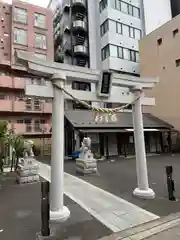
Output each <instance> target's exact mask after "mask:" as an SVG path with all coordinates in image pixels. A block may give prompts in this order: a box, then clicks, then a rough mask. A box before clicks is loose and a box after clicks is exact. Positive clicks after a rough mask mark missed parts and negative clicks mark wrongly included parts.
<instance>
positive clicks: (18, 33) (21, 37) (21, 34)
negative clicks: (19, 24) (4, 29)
mask: <svg viewBox="0 0 180 240" xmlns="http://www.w3.org/2000/svg"><path fill="white" fill-rule="evenodd" d="M14 43H17V44H22V45H27V31H26V30H24V29H21V28H14Z"/></svg>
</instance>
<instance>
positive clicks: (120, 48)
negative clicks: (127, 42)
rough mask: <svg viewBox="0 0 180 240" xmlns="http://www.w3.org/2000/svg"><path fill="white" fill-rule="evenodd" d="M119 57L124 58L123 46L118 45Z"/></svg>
mask: <svg viewBox="0 0 180 240" xmlns="http://www.w3.org/2000/svg"><path fill="white" fill-rule="evenodd" d="M118 58H123V48H122V47H118Z"/></svg>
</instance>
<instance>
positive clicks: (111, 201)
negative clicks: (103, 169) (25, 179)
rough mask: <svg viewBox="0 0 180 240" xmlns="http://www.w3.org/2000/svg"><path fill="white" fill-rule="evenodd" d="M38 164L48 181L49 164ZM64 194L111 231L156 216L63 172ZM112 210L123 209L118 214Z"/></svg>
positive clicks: (146, 220)
mask: <svg viewBox="0 0 180 240" xmlns="http://www.w3.org/2000/svg"><path fill="white" fill-rule="evenodd" d="M39 164H40V175H41V176H42V177H43V178H45V179H47V180H48V181H50V166H49V165H46V164H42V163H39ZM64 176H65V178H64V188H65V194H66V195H67V196H68V197H70V198H71V199H72V200H73V201H75V202H76V203H78V204H79V205H80V206H81V207H83V208H84V209H85V210H86V211H88V212H89V213H90V214H92V215H93V216H94V217H95V218H96V219H98V220H99V221H101V222H102V223H103V224H104V225H105V226H106V227H108V228H110V229H111V230H112V231H114V232H117V231H122V230H124V229H127V228H129V227H132V226H135V225H138V224H142V223H144V222H148V221H151V220H154V219H157V218H158V216H156V215H154V214H152V213H150V212H148V211H146V210H144V209H141V208H140V207H137V206H135V205H133V204H131V203H129V202H127V201H125V200H123V199H121V198H119V197H116V196H115V195H112V194H110V193H109V192H106V191H104V190H102V189H100V188H98V187H95V186H94V185H92V184H89V183H87V182H85V181H83V180H81V179H79V178H77V177H74V176H72V175H70V174H67V173H65V174H64ZM114 211H123V212H125V214H123V215H120V216H118V215H117V214H114Z"/></svg>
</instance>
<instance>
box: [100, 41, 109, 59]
mask: <svg viewBox="0 0 180 240" xmlns="http://www.w3.org/2000/svg"><path fill="white" fill-rule="evenodd" d="M108 57H109V44H108V45H106V46H105V47H104V48H103V49H102V50H101V59H102V61H104V60H105V59H106V58H108Z"/></svg>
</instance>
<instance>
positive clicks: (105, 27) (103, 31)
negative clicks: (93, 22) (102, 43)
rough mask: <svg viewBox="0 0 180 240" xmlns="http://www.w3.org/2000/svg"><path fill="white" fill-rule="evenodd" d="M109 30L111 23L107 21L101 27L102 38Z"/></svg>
mask: <svg viewBox="0 0 180 240" xmlns="http://www.w3.org/2000/svg"><path fill="white" fill-rule="evenodd" d="M108 30H109V21H108V20H106V21H105V22H103V23H102V24H101V26H100V31H101V37H102V36H103V35H104V34H105V33H106V32H107V31H108Z"/></svg>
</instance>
